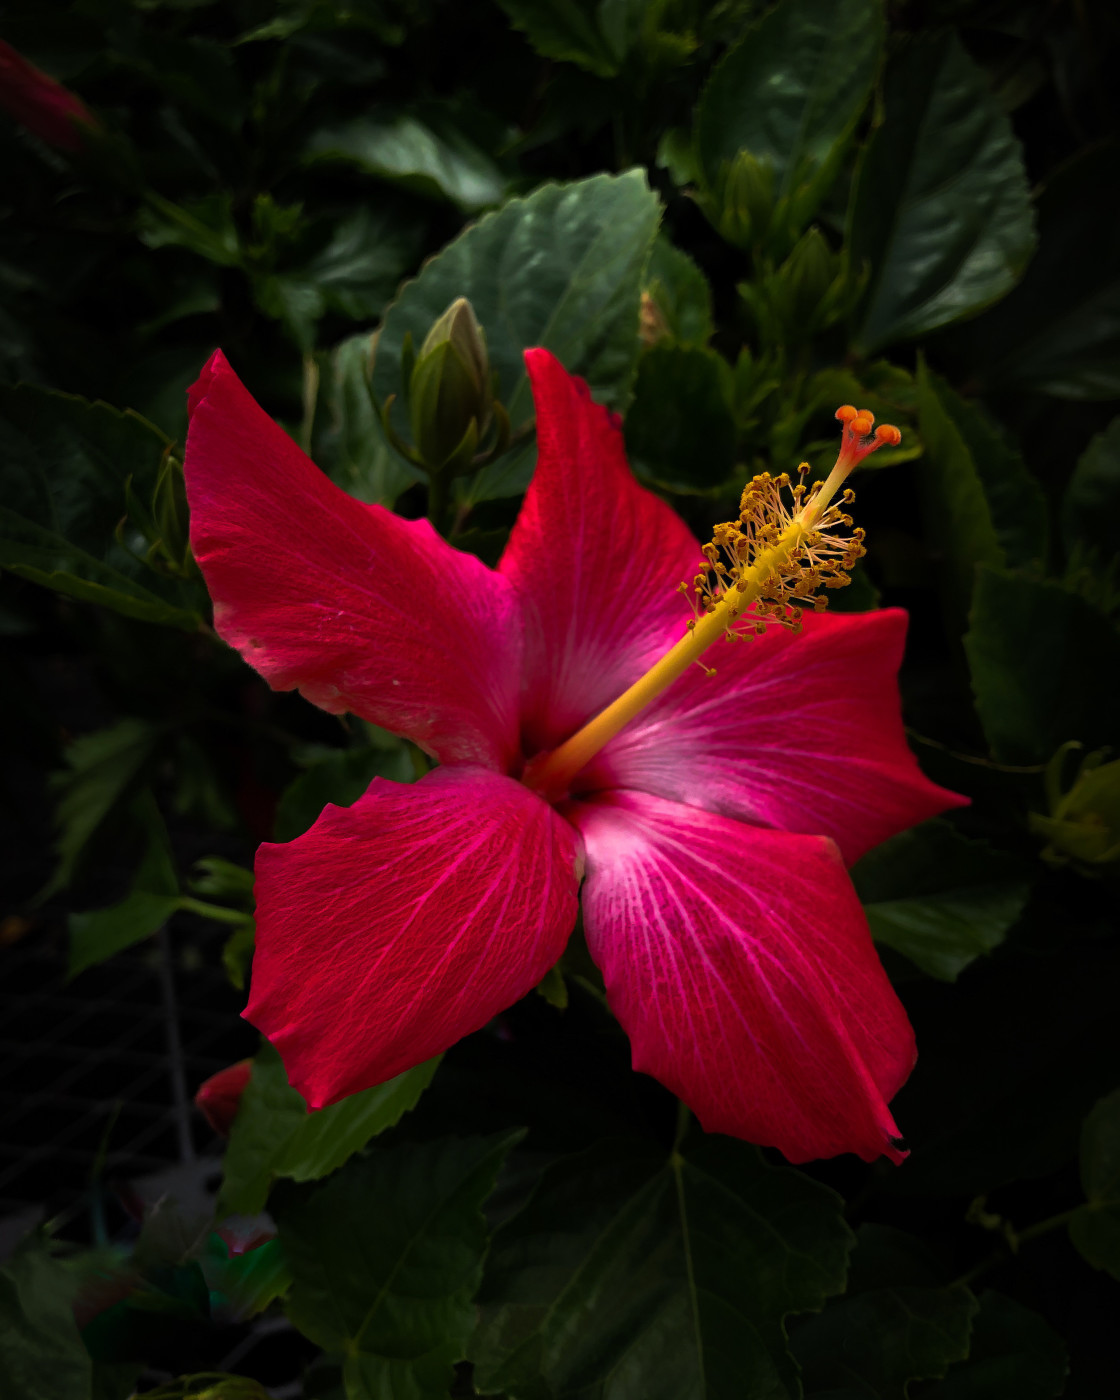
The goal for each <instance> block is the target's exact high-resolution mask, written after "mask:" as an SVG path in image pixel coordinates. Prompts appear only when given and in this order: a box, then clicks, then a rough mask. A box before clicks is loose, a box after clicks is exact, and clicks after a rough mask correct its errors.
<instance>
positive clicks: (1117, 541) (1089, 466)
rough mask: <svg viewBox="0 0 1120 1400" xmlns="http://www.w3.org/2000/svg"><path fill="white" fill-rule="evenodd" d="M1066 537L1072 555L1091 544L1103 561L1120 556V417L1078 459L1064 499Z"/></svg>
mask: <svg viewBox="0 0 1120 1400" xmlns="http://www.w3.org/2000/svg"><path fill="white" fill-rule="evenodd" d="M1062 534H1063V536H1064V538H1065V545H1066V549H1067V551H1069V552H1070V553H1071V554H1072V553H1073V551H1074V550H1075V549H1076V548H1077V546H1078V545H1087V546H1088V547H1089V548H1090V549H1094V550H1099V551H1100V553H1101V558H1102V559H1103V560H1110V559H1115V558H1116V557H1117V555H1120V418H1114V419H1113V420H1112V422H1111V423H1110V424H1109V425H1108V427H1107V428H1106V429H1105V431H1104V432H1103V433H1098V434H1097V436H1096V437H1095V438H1094V439H1093V440H1092V442H1090V444H1089V446H1088V447H1087V448H1086V449H1085V451H1084V452H1083V453H1082V454H1081V457H1080V458H1079V459H1078V463H1077V466H1076V467H1075V468H1074V472H1073V476H1072V477H1071V478H1070V481H1069V485H1068V486H1067V487H1066V494H1065V497H1064V499H1063V500H1062Z"/></svg>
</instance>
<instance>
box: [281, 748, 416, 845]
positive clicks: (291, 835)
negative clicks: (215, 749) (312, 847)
mask: <svg viewBox="0 0 1120 1400" xmlns="http://www.w3.org/2000/svg"><path fill="white" fill-rule="evenodd" d="M386 737H388V736H386ZM415 777H416V772H415V769H414V768H413V766H412V760H411V759H410V758H409V756H408V750H407V749H406V748H405V746H404V744H403V743H402V742H401V741H400V740H396V741H392V740H390V741H389V743H388V744H386V745H385V746H384V747H370V748H364V749H330V750H328V751H326V752H325V753H324V754H323V755H322V756H321V757H320V758H317V759H316V760H315V762H313V763H312V764H311V766H310V767H309V768H308V769H307V771H306V772H304V773H301V774H300V775H299V777H298V778H296V779H295V781H294V782H292V783H290V784H289V785H288V787H286V788H285V789H284V792H283V793H282V794H281V797H280V805H279V806H278V807H277V809H276V832H275V839H276V840H277V841H293V840H295V838H296V837H297V836H302V835H303V833H304V832H305V831H306V830H307V829H308V828H309V827H310V826H312V825H314V823H315V822H316V821H317V820H318V818H319V814H320V813H321V812H322V810H323V808H324V807H325V806H326V805H327V803H328V802H333V803H334V804H335V805H336V806H338V807H349V806H350V805H351V804H352V803H354V802H357V800H358V798H359V797H361V795H362V793H363V792H365V790H366V788H368V787H369V785H370V783H372V782H373V780H374V778H388V779H389V780H390V781H391V782H394V783H410V782H412V781H413V779H414V778H415Z"/></svg>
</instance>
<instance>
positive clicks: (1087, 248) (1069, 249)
mask: <svg viewBox="0 0 1120 1400" xmlns="http://www.w3.org/2000/svg"><path fill="white" fill-rule="evenodd" d="M1118 159H1120V148H1118V147H1117V145H1116V143H1115V142H1105V143H1103V144H1101V145H1097V146H1093V147H1090V148H1089V149H1087V150H1085V151H1083V152H1081V153H1079V154H1078V155H1077V156H1076V157H1074V158H1073V159H1072V160H1070V161H1069V162H1067V163H1066V164H1065V165H1063V166H1061V167H1060V168H1059V169H1058V170H1057V171H1055V172H1054V174H1053V175H1051V176H1050V178H1049V179H1048V180H1047V182H1046V185H1045V188H1044V189H1043V191H1042V195H1041V197H1040V199H1039V202H1038V230H1039V250H1038V255H1037V256H1036V257H1035V258H1034V260H1033V261H1032V262H1031V265H1030V267H1029V268H1028V269H1027V273H1026V276H1025V277H1024V278H1023V281H1022V284H1021V285H1020V286H1019V287H1017V288H1016V289H1015V291H1014V292H1012V294H1011V295H1010V296H1009V297H1008V298H1007V300H1006V301H1005V302H1003V303H1002V304H1001V305H1000V306H998V307H996V308H995V309H994V310H992V311H990V312H988V314H987V315H986V316H984V317H983V318H982V319H981V320H980V321H978V322H977V324H976V325H975V326H974V327H969V332H968V335H967V336H966V337H965V336H962V343H963V346H964V348H965V350H966V351H967V353H968V354H969V358H970V360H971V363H972V364H973V365H974V367H975V371H976V374H977V376H978V378H979V379H980V381H981V383H982V384H983V385H984V386H985V388H988V387H990V388H993V389H1016V390H1019V391H1021V392H1026V393H1030V392H1032V391H1033V392H1038V393H1044V394H1053V395H1055V396H1056V397H1057V398H1064V399H1110V398H1115V397H1116V396H1117V395H1120V184H1118V183H1117V181H1116V179H1115V171H1116V162H1117V160H1118Z"/></svg>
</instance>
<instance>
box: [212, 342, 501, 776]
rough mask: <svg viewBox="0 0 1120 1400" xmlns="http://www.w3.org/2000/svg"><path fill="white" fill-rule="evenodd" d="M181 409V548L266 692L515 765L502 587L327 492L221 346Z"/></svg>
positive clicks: (451, 554)
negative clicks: (186, 427) (294, 693)
mask: <svg viewBox="0 0 1120 1400" xmlns="http://www.w3.org/2000/svg"><path fill="white" fill-rule="evenodd" d="M190 407H191V424H190V432H189V434H188V437H187V452H186V463H185V472H186V483H187V497H188V501H189V503H190V508H191V546H192V548H193V550H194V556H195V558H196V559H197V560H198V563H199V566H200V568H201V569H202V572H203V575H204V576H205V579H206V583H207V586H208V588H209V589H210V595H211V597H212V598H213V600H214V625H215V627H216V628H217V630H218V632H219V633H220V634H221V635H222V637H224V638H225V640H226V641H227V642H229V644H230V645H231V646H233V647H236V649H237V650H238V651H239V652H240V653H241V655H242V656H243V657H244V658H245V659H246V661H248V662H249V663H250V664H251V665H252V666H255V667H256V669H257V670H258V671H260V673H261V674H262V675H263V676H264V677H265V679H266V680H267V681H268V682H269V684H270V685H272V686H273V687H274V688H275V689H277V690H291V689H293V688H297V687H298V689H299V690H300V691H301V692H302V693H303V695H305V696H306V697H307V699H308V700H310V701H312V702H313V703H314V704H316V705H320V706H322V708H323V709H325V710H329V711H330V712H331V713H332V714H338V713H341V712H342V711H344V710H352V711H353V712H354V713H355V714H358V715H361V716H362V717H363V718H365V719H369V720H373V721H374V722H375V723H376V724H380V725H383V726H384V727H385V728H387V729H391V730H393V731H394V732H395V733H398V734H405V735H407V736H408V737H409V738H410V739H413V740H415V741H416V743H418V744H420V745H421V746H422V747H423V748H425V749H427V750H428V751H429V752H431V753H434V754H435V755H437V756H438V757H439V758H440V759H442V760H443V761H445V762H447V761H452V762H469V763H483V764H486V765H487V766H493V767H498V768H505V767H507V766H508V765H509V764H510V763H512V761H513V756H514V753H515V751H516V746H517V690H518V677H519V670H520V631H519V627H520V624H519V620H518V614H517V606H516V599H515V597H514V595H513V593H512V590H511V589H510V586H509V584H508V583H507V582H506V580H505V579H503V578H500V577H499V576H498V575H497V574H496V573H494V571H493V570H491V569H488V568H486V566H485V565H484V564H482V563H480V562H479V561H478V560H477V559H475V558H473V557H472V556H471V555H468V554H462V553H460V552H459V551H458V550H455V549H452V548H451V547H450V545H448V544H446V543H444V541H443V540H441V539H440V538H439V536H438V535H437V534H436V533H435V531H434V530H433V529H432V527H431V526H430V525H429V524H428V522H427V521H426V520H416V521H407V520H402V519H400V517H398V516H396V515H393V514H392V513H391V512H390V511H387V510H384V509H382V507H380V506H371V505H365V504H364V503H363V502H361V501H356V500H354V498H353V497H352V496H348V495H347V494H346V492H345V491H342V490H340V488H339V487H337V486H335V485H334V483H333V482H332V481H330V480H329V478H328V477H326V476H325V475H324V474H323V473H322V472H321V471H319V469H318V468H317V467H316V466H315V465H314V463H313V462H312V461H311V460H310V459H309V458H308V457H306V456H305V455H304V454H303V453H302V452H301V451H300V449H299V448H298V447H297V446H296V445H295V443H294V442H293V441H292V440H291V438H289V437H288V435H287V434H286V433H285V432H284V431H283V430H282V429H281V428H279V427H278V426H277V425H276V424H275V423H274V422H273V421H272V420H271V419H270V418H269V417H268V415H267V414H265V413H264V412H263V411H262V410H261V408H260V407H259V406H258V405H257V404H256V402H255V401H254V400H253V398H252V396H251V395H250V394H249V393H248V391H247V390H246V389H245V387H244V385H243V384H242V383H241V381H240V380H239V379H238V378H237V376H236V375H235V374H234V372H233V371H232V370H231V369H230V367H229V365H228V363H227V362H226V359H225V357H224V356H223V355H222V353H221V351H218V352H216V353H215V354H214V356H213V357H212V358H211V360H210V362H209V363H208V364H207V366H206V368H205V369H204V370H203V372H202V375H201V377H200V379H199V381H198V383H197V384H195V385H194V387H193V388H192V389H191V392H190Z"/></svg>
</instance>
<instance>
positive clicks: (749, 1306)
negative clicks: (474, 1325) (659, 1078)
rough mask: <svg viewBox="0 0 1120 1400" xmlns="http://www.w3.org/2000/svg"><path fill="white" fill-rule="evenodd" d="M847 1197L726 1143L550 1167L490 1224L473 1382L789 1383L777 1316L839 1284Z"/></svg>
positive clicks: (621, 1147)
mask: <svg viewBox="0 0 1120 1400" xmlns="http://www.w3.org/2000/svg"><path fill="white" fill-rule="evenodd" d="M839 1205H840V1202H839V1200H838V1198H837V1197H835V1196H834V1195H833V1194H832V1192H830V1191H829V1190H827V1189H826V1188H825V1187H822V1186H818V1185H817V1184H816V1183H814V1182H811V1181H809V1180H808V1179H807V1178H805V1177H803V1176H801V1175H800V1174H799V1173H797V1172H794V1171H792V1170H789V1169H788V1168H774V1167H769V1166H766V1165H765V1164H764V1162H763V1161H762V1159H761V1157H760V1155H759V1154H758V1152H757V1150H756V1149H754V1148H750V1147H747V1146H745V1145H744V1144H742V1143H737V1142H732V1141H731V1140H730V1139H727V1138H718V1137H710V1138H708V1137H703V1136H701V1135H700V1134H695V1135H694V1136H691V1137H689V1138H688V1139H687V1141H686V1142H685V1144H684V1146H683V1148H682V1149H681V1151H680V1152H674V1153H673V1154H672V1156H671V1157H670V1158H669V1160H668V1161H666V1159H665V1158H664V1156H662V1155H660V1154H656V1153H652V1152H651V1151H649V1150H648V1149H646V1148H643V1147H640V1146H630V1145H628V1144H624V1143H620V1144H617V1145H615V1146H599V1147H596V1148H593V1149H591V1150H590V1151H588V1152H585V1153H583V1154H581V1155H580V1156H578V1157H574V1158H570V1159H568V1160H565V1161H562V1162H560V1163H557V1164H556V1165H555V1166H552V1167H549V1168H548V1169H547V1170H546V1171H545V1173H544V1175H543V1177H542V1179H541V1183H540V1186H539V1187H538V1189H537V1191H536V1193H535V1194H534V1196H533V1198H532V1199H531V1201H530V1203H529V1205H528V1206H527V1207H526V1208H525V1209H524V1210H523V1211H522V1212H521V1213H520V1214H519V1215H517V1216H515V1217H514V1218H513V1219H512V1220H511V1221H510V1222H509V1223H508V1224H506V1225H504V1226H502V1227H501V1228H500V1229H499V1230H498V1231H497V1233H496V1235H495V1238H494V1244H493V1247H492V1250H491V1254H490V1257H489V1259H488V1261H487V1267H486V1277H485V1280H484V1283H483V1288H482V1292H481V1293H480V1298H479V1300H480V1302H481V1304H482V1321H481V1323H480V1326H479V1330H478V1333H477V1334H476V1337H475V1341H474V1343H473V1344H472V1355H473V1357H474V1360H475V1363H476V1370H475V1375H476V1384H477V1385H478V1386H479V1387H480V1388H482V1389H483V1390H484V1391H487V1392H489V1391H492V1390H502V1391H504V1392H505V1393H506V1394H508V1395H510V1396H511V1397H514V1400H523V1397H524V1398H525V1400H544V1398H545V1397H551V1396H555V1395H571V1396H573V1397H575V1396H578V1397H580V1400H620V1398H621V1397H622V1396H629V1395H635V1396H637V1395H640V1396H641V1397H642V1400H662V1397H664V1400H717V1397H718V1400H722V1397H728V1400H731V1397H734V1400H746V1398H747V1397H750V1398H751V1400H755V1397H758V1398H759V1400H760V1398H761V1397H775V1398H776V1397H783V1396H786V1395H789V1394H795V1393H796V1388H797V1381H796V1368H795V1367H794V1365H793V1363H792V1361H791V1359H790V1357H789V1355H788V1353H787V1350H786V1339H785V1326H784V1320H785V1318H786V1317H787V1316H788V1315H789V1314H790V1313H796V1312H806V1311H811V1310H814V1309H817V1308H820V1307H821V1306H822V1304H823V1303H824V1300H825V1298H826V1297H828V1296H829V1295H830V1294H832V1293H836V1292H838V1291H839V1290H840V1289H841V1288H843V1285H844V1276H845V1268H846V1261H847V1254H848V1250H849V1249H850V1247H851V1241H852V1237H851V1234H850V1232H849V1231H848V1229H847V1226H846V1225H845V1224H844V1222H843V1219H842V1217H841V1214H840V1210H839Z"/></svg>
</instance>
